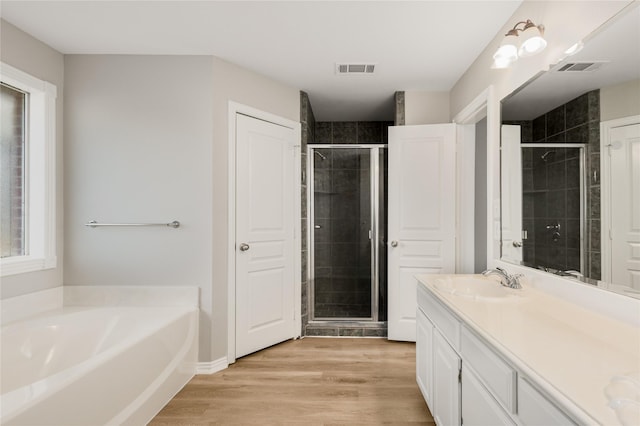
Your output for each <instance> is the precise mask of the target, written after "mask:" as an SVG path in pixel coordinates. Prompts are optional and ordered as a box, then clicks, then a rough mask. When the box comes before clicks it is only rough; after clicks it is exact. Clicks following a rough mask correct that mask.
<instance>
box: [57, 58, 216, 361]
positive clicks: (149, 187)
mask: <svg viewBox="0 0 640 426" xmlns="http://www.w3.org/2000/svg"><path fill="white" fill-rule="evenodd" d="M212 64H213V60H212V58H211V57H204V56H109V55H68V56H65V83H66V86H65V112H66V115H65V134H66V140H65V165H66V166H65V193H66V196H65V235H66V239H65V274H64V282H65V285H154V286H155V285H157V286H197V287H199V288H200V297H201V301H200V307H201V319H200V360H201V361H206V360H209V359H210V347H211V328H212V326H211V318H212V316H213V315H212V268H211V262H212V260H211V259H212V246H213V244H214V243H213V241H212V231H211V227H212V223H211V217H212V206H213V203H214V201H213V190H212V187H213V184H212V164H211V163H212V158H213V127H212V115H213V102H212V92H213V79H212V75H211V71H212ZM92 219H95V220H97V221H100V222H103V223H105V222H116V223H122V222H125V223H126V222H170V221H173V220H178V221H180V222H181V224H182V225H181V227H180V228H179V229H171V228H95V229H92V228H88V227H85V226H84V223H86V222H87V221H89V220H92Z"/></svg>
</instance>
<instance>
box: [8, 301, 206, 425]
mask: <svg viewBox="0 0 640 426" xmlns="http://www.w3.org/2000/svg"><path fill="white" fill-rule="evenodd" d="M1 333H2V334H1V336H0V339H1V343H2V349H1V351H2V358H1V370H0V371H1V372H2V376H1V379H0V390H1V393H2V396H1V398H2V399H1V404H0V409H1V410H2V411H1V414H0V424H2V425H12V424H16V425H27V424H28V425H48V426H53V425H65V426H67V425H83V426H87V425H103V424H132V425H142V424H145V423H147V422H148V421H149V420H151V418H152V417H153V416H154V415H155V414H156V413H157V412H158V411H159V410H160V409H161V408H162V407H163V406H164V405H165V404H166V403H167V402H168V401H169V400H170V399H171V398H172V397H173V396H174V395H175V394H176V393H177V392H178V391H179V390H180V389H181V388H182V387H183V386H184V385H185V384H186V382H187V381H189V380H190V379H191V378H192V377H193V375H194V372H195V367H196V362H197V341H198V310H197V308H194V307H65V308H61V309H56V310H54V311H50V312H48V313H43V314H40V315H37V316H35V317H33V318H30V319H27V320H22V321H17V322H14V323H10V324H7V325H5V326H3V327H2V332H1Z"/></svg>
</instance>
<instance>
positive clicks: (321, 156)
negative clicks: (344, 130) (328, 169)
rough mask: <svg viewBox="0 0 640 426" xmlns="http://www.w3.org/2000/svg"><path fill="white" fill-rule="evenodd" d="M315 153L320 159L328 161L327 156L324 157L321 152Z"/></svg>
mask: <svg viewBox="0 0 640 426" xmlns="http://www.w3.org/2000/svg"><path fill="white" fill-rule="evenodd" d="M313 153H314V154H317V155H318V157H320V158H322V159H323V160H326V159H327V157H326V156H324V155H323V154H322V153H321V152H319V151H315V150H314V151H313Z"/></svg>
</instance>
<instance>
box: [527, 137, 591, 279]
mask: <svg viewBox="0 0 640 426" xmlns="http://www.w3.org/2000/svg"><path fill="white" fill-rule="evenodd" d="M521 147H522V187H523V188H522V189H523V191H522V194H523V198H522V216H523V218H522V228H523V231H525V235H526V236H527V238H526V239H524V240H523V253H522V254H523V261H524V262H525V263H526V264H529V265H532V266H536V267H538V268H540V269H544V270H547V271H550V272H555V273H559V274H570V275H576V276H581V275H583V274H584V271H585V219H584V217H585V212H584V207H583V206H584V198H585V178H584V175H585V153H584V150H585V145H584V144H579V143H574V144H569V143H565V144H557V143H523V144H522V145H521Z"/></svg>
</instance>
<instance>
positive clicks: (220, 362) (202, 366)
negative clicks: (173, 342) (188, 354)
mask: <svg viewBox="0 0 640 426" xmlns="http://www.w3.org/2000/svg"><path fill="white" fill-rule="evenodd" d="M228 367H229V363H228V362H227V357H224V356H223V357H222V358H218V359H214V360H213V361H208V362H202V361H201V362H198V363H197V364H196V374H214V373H217V372H218V371H222V370H224V369H226V368H228Z"/></svg>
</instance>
